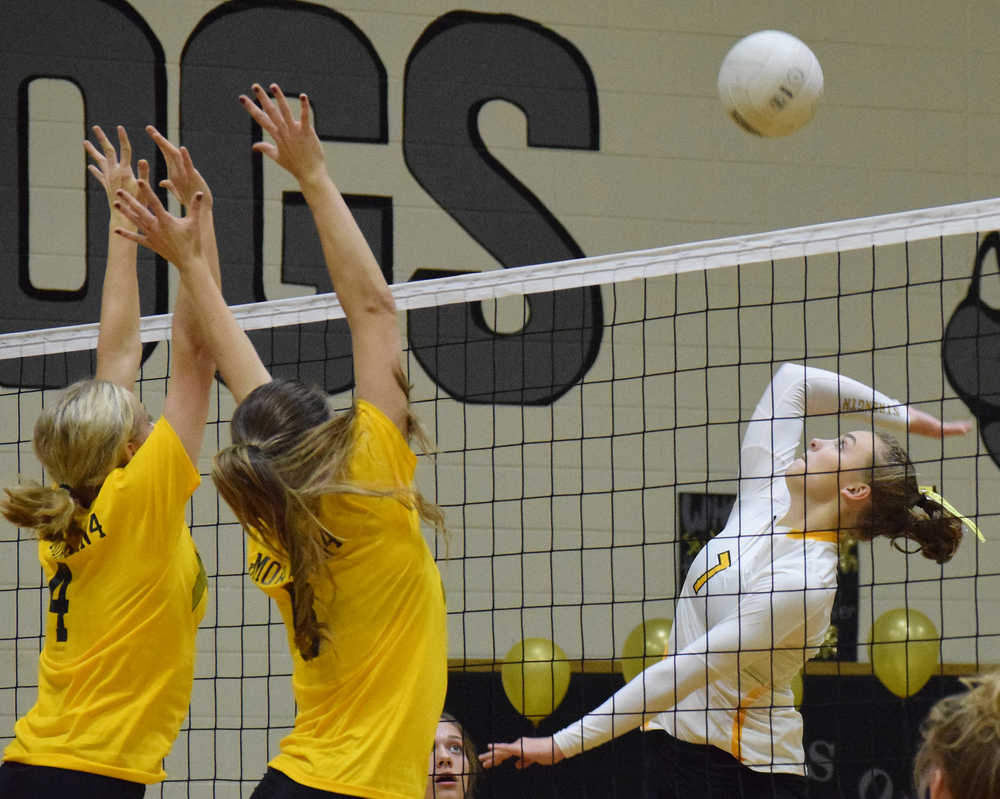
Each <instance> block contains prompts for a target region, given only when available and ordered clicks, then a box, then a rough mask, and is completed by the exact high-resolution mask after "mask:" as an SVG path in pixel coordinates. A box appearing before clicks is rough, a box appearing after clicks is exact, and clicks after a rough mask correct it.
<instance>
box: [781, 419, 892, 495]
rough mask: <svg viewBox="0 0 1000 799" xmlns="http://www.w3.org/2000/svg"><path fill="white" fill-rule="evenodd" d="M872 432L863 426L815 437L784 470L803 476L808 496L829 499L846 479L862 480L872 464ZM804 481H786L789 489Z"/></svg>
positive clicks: (873, 444) (791, 474)
mask: <svg viewBox="0 0 1000 799" xmlns="http://www.w3.org/2000/svg"><path fill="white" fill-rule="evenodd" d="M874 448H875V436H874V435H872V434H871V433H870V432H867V431H864V430H855V431H854V432H853V433H844V435H842V436H840V437H839V438H814V439H812V440H811V441H810V442H809V445H808V446H807V447H806V449H805V452H803V453H802V456H801V457H799V458H796V459H795V460H794V461H792V463H791V465H789V467H788V469H787V470H786V471H785V475H786V478H787V477H790V476H794V477H798V476H803V477H805V481H804V485H803V489H804V492H805V494H806V496H808V497H809V498H811V499H817V500H826V499H831V498H832V497H833V496H834V495H835V494H836V493H838V492H839V491H840V489H841V488H842V487H843V486H844V485H845V484H846V483H847V482H849V481H852V480H862V481H864V480H865V479H866V478H865V474H866V473H867V470H868V469H871V467H872V465H873V457H874V451H875V449H874ZM802 482H803V481H798V480H792V481H788V486H789V489H790V490H793V491H794V490H795V487H796V485H799V484H802Z"/></svg>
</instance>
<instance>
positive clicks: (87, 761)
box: [4, 418, 206, 784]
mask: <svg viewBox="0 0 1000 799" xmlns="http://www.w3.org/2000/svg"><path fill="white" fill-rule="evenodd" d="M199 482H200V478H199V476H198V472H197V470H196V469H195V468H194V466H193V465H192V463H191V460H190V459H189V458H188V455H187V452H186V451H185V450H184V447H183V445H182V444H181V441H180V439H179V438H178V437H177V434H176V433H175V432H174V429H173V428H172V427H171V426H170V423H169V422H167V420H166V419H165V418H161V419H160V420H159V421H158V422H157V423H156V426H155V427H154V428H153V430H152V431H151V432H150V434H149V437H148V438H147V439H146V441H145V442H144V443H143V444H142V446H141V447H139V449H138V450H137V451H136V453H135V455H134V456H133V458H132V459H131V460H130V461H129V463H128V464H127V465H126V466H124V467H122V468H118V469H115V470H114V471H113V472H111V474H109V475H108V477H107V479H105V481H104V484H103V485H102V486H101V490H100V493H99V494H98V495H97V498H96V499H95V500H94V502H93V503H92V505H91V506H90V507H89V508H87V509H81V511H80V516H79V521H80V523H81V524H82V526H83V530H84V537H83V540H82V542H81V544H80V546H79V547H78V548H77V549H76V550H73V551H71V550H69V549H68V548H67V547H66V545H65V543H64V542H58V543H52V542H48V541H41V542H39V549H38V554H39V559H40V560H41V562H42V568H43V569H44V571H45V576H46V579H47V580H48V583H49V591H50V598H49V606H48V611H49V612H48V620H47V624H46V631H45V646H44V647H43V649H42V652H41V655H40V657H39V668H38V701H37V702H36V704H35V706H34V707H32V708H31V710H29V711H28V713H27V714H26V715H25V716H24V717H22V718H21V719H20V720H18V722H17V724H15V726H14V736H15V737H14V740H13V741H12V742H11V743H10V745H9V746H8V747H7V750H6V751H5V752H4V760H11V761H15V762H18V763H26V764H29V765H35V766H51V767H56V768H64V769H72V770H75V771H84V772H89V773H92V774H102V775H105V776H108V777H114V778H117V779H121V780H129V781H131V782H138V783H144V784H149V783H153V782H158V781H160V780H162V779H164V778H165V777H166V773H165V772H164V771H163V758H164V757H165V756H166V754H167V752H168V751H169V750H170V747H171V746H172V745H173V742H174V739H175V738H176V737H177V733H178V731H179V730H180V726H181V723H182V722H183V720H184V716H185V715H186V714H187V710H188V705H189V703H190V700H191V686H192V682H193V679H194V652H195V633H196V631H197V628H198V624H199V622H200V621H201V619H202V616H204V614H205V605H206V602H205V593H206V592H205V587H206V580H205V571H204V569H203V568H202V565H201V559H200V558H199V556H198V552H197V550H196V549H195V545H194V541H193V540H192V539H191V535H190V532H189V531H188V528H187V524H186V523H185V518H184V517H185V511H186V507H187V502H188V500H189V498H190V497H191V494H192V492H193V491H194V489H195V488H196V487H197V486H198V483H199Z"/></svg>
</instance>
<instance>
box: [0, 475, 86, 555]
mask: <svg viewBox="0 0 1000 799" xmlns="http://www.w3.org/2000/svg"><path fill="white" fill-rule="evenodd" d="M4 493H5V494H6V495H7V496H6V497H5V498H4V499H0V512H2V513H3V515H4V517H5V518H6V519H7V521H9V522H10V523H11V524H14V525H16V526H17V527H24V528H29V529H34V530H35V533H36V535H37V536H38V537H39V539H41V540H42V541H52V542H59V541H62V542H64V543H65V545H66V548H67V550H68V551H69V552H73V551H75V550H76V548H77V547H78V546H79V545H80V542H81V541H82V540H83V528H82V527H81V526H80V524H79V522H78V521H77V519H76V514H77V511H78V510H79V507H78V506H77V504H76V501H75V500H74V499H73V497H72V495H71V494H70V492H69V490H67V488H65V487H63V486H60V487H58V488H55V487H53V486H46V485H42V484H40V483H36V482H34V481H32V482H29V483H25V484H23V485H19V486H10V487H8V488H5V489H4Z"/></svg>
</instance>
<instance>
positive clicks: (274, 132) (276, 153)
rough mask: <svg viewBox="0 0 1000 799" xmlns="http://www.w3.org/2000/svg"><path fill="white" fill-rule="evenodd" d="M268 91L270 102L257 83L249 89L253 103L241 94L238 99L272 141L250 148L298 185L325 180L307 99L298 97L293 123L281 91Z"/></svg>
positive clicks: (274, 88) (274, 87) (323, 160)
mask: <svg viewBox="0 0 1000 799" xmlns="http://www.w3.org/2000/svg"><path fill="white" fill-rule="evenodd" d="M269 88H270V90H271V94H272V95H273V97H274V99H273V100H272V99H271V97H268V96H267V92H265V91H264V89H263V87H262V86H261V85H260V84H259V83H255V84H254V85H253V87H252V90H253V93H254V96H255V98H256V101H257V102H256V103H255V102H254V101H253V100H251V99H250V98H249V97H247V96H246V95H245V94H241V95H240V97H239V100H240V103H242V105H243V107H244V108H245V109H246V110H247V113H249V114H250V116H251V117H253V119H254V121H255V122H256V123H257V124H258V125H260V127H261V129H263V130H264V131H265V132H266V133H268V134H269V135H270V136H271V139H272V140H273V143H272V142H263V141H262V142H257V143H256V144H254V145H253V149H254V151H255V152H258V153H263V154H264V155H266V156H267V157H268V158H271V159H273V160H274V161H275V162H276V163H277V164H278V165H279V166H282V167H284V168H285V169H286V170H288V171H289V172H290V173H291V174H292V176H293V177H295V178H296V179H297V180H298V181H299V183H307V182H309V181H311V180H315V179H317V178H321V177H323V178H325V177H326V174H327V172H326V158H325V156H324V155H323V145H322V144H321V143H320V140H319V137H318V136H317V135H316V130H315V128H314V127H313V122H312V111H311V108H310V106H309V98H308V97H307V96H306V95H305V94H300V95H299V106H300V112H299V118H298V120H296V119H295V117H294V116H292V109H291V108H290V107H289V106H288V101H287V100H286V99H285V95H284V94H283V93H282V91H281V87H280V86H278V84H277V83H272V84H271V85H270V87H269Z"/></svg>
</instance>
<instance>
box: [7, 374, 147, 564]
mask: <svg viewBox="0 0 1000 799" xmlns="http://www.w3.org/2000/svg"><path fill="white" fill-rule="evenodd" d="M146 419H147V417H146V416H145V413H144V412H143V411H142V406H141V405H140V404H139V401H138V399H137V398H136V397H135V395H134V394H133V393H132V392H131V391H129V390H128V389H126V388H122V387H121V386H119V385H116V384H115V383H111V382H109V381H107V380H82V381H80V382H78V383H74V384H73V385H71V386H70V387H69V388H67V389H66V390H65V391H64V392H63V393H62V395H61V396H60V397H59V401H58V402H56V404H55V405H52V406H49V407H47V408H45V409H43V410H42V413H41V414H40V415H39V417H38V420H37V421H36V422H35V432H34V447H35V454H36V455H37V456H38V460H39V461H41V463H42V466H44V467H45V470H46V472H48V476H49V478H50V479H51V480H52V483H53V484H54V485H42V484H41V483H38V482H36V481H27V482H25V483H22V484H21V485H18V486H11V487H8V488H6V489H4V491H5V493H6V496H5V497H4V498H3V499H0V513H3V515H4V516H5V517H6V518H7V520H8V521H10V522H11V523H12V524H16V525H17V526H18V527H26V528H32V529H34V530H35V531H36V532H37V535H38V537H39V538H40V539H42V540H43V541H62V542H64V543H65V544H66V545H67V547H68V548H69V549H70V551H72V550H74V549H76V547H77V546H78V545H79V543H80V540H81V538H82V536H83V529H82V528H81V527H80V526H79V524H78V523H77V521H76V514H77V511H78V509H79V506H83V507H88V506H89V505H90V504H91V503H92V502H93V501H94V499H95V498H96V497H97V494H98V492H99V491H100V490H101V486H102V485H103V483H104V480H105V478H106V477H107V476H108V474H110V473H111V471H112V470H113V469H115V468H116V467H118V466H120V465H121V464H122V463H123V462H124V461H125V460H126V447H127V445H128V443H129V441H131V440H132V439H133V438H135V437H136V436H137V435H138V433H139V430H140V428H141V426H142V424H143V423H144V422H145V421H146Z"/></svg>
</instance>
